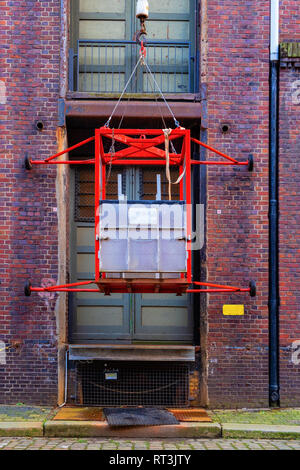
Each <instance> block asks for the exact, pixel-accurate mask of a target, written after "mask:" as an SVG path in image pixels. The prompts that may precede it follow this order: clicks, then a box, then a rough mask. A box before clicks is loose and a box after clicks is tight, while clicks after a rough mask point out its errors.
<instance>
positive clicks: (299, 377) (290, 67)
mask: <svg viewBox="0 0 300 470" xmlns="http://www.w3.org/2000/svg"><path fill="white" fill-rule="evenodd" d="M280 42H281V43H283V42H284V43H291V42H293V43H297V42H298V47H297V49H296V51H295V48H294V51H293V50H292V54H291V55H294V57H290V58H286V59H281V67H280V109H279V211H280V215H279V236H280V239H279V243H280V246H279V275H280V388H281V404H282V405H283V406H288V405H294V406H299V403H300V364H299V359H300V354H299V350H298V354H297V351H296V350H295V348H296V344H294V346H293V343H294V342H296V341H298V345H299V340H300V294H299V292H300V249H299V239H300V213H299V206H300V166H299V155H300V134H299V122H300V6H299V2H297V1H296V0H293V1H288V0H285V1H283V2H281V22H280ZM297 50H298V52H297ZM298 348H299V346H298ZM293 351H294V354H295V356H294V360H292V353H293ZM297 360H298V364H296V363H295V362H296V361H297Z"/></svg>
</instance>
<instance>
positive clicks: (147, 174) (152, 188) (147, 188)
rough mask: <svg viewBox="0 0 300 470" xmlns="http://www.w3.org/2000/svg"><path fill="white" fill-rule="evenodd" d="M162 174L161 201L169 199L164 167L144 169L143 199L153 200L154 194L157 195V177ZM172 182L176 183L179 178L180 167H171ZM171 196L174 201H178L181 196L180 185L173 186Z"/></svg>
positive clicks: (142, 177)
mask: <svg viewBox="0 0 300 470" xmlns="http://www.w3.org/2000/svg"><path fill="white" fill-rule="evenodd" d="M157 174H160V177H161V199H162V200H163V201H166V200H168V199H169V190H168V186H169V183H168V180H167V176H166V171H165V168H164V167H160V168H157V167H150V168H149V167H148V168H147V167H144V168H143V169H142V176H141V180H140V184H141V199H143V200H150V201H151V200H153V194H156V188H157V184H156V175H157ZM170 174H171V181H172V183H174V182H175V181H176V180H177V178H178V177H179V170H178V167H170ZM171 195H172V200H173V201H178V200H179V199H180V196H179V184H172V185H171Z"/></svg>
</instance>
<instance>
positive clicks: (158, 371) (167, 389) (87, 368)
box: [76, 361, 189, 407]
mask: <svg viewBox="0 0 300 470" xmlns="http://www.w3.org/2000/svg"><path fill="white" fill-rule="evenodd" d="M188 398H189V366H188V365H186V364H185V365H183V364H177V363H172V364H170V363H167V364H159V363H153V362H152V363H145V362H138V363H137V362H130V363H128V362H126V364H124V363H109V365H108V364H104V363H103V362H100V361H93V362H79V363H77V366H76V404H77V405H93V406H122V405H128V406H139V405H141V406H173V407H180V406H182V407H185V406H188Z"/></svg>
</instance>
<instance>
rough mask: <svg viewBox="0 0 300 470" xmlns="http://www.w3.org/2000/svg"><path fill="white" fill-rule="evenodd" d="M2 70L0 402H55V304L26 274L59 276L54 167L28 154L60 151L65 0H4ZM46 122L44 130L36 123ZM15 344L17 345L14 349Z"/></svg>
mask: <svg viewBox="0 0 300 470" xmlns="http://www.w3.org/2000/svg"><path fill="white" fill-rule="evenodd" d="M0 8H1V51H0V58H1V59H0V60H1V72H0V73H1V76H0V79H1V80H4V82H5V85H6V96H7V102H6V105H1V134H2V135H1V188H2V189H1V212H0V213H1V240H0V249H1V278H2V279H1V298H0V302H1V304H0V325H1V326H0V330H1V336H0V338H1V340H2V339H4V341H5V343H6V345H7V346H8V347H9V349H8V350H7V354H6V359H7V365H6V366H5V367H3V366H1V365H0V401H1V402H3V401H4V402H8V403H16V402H17V401H22V402H26V403H47V402H50V403H55V402H56V396H57V364H56V357H57V347H56V321H55V311H54V307H55V304H54V302H53V300H50V299H49V298H42V297H41V296H32V297H31V298H30V299H27V298H26V299H25V297H24V292H23V289H24V287H23V286H24V279H27V278H30V279H32V280H33V282H35V283H38V284H40V282H41V280H46V281H47V282H49V281H50V280H51V279H55V280H56V279H57V216H56V212H55V207H56V205H57V203H56V194H55V178H56V168H53V167H50V168H46V167H41V168H39V169H38V170H37V171H35V172H34V173H33V172H32V173H29V172H27V171H26V170H25V169H24V163H23V162H24V155H25V152H28V153H29V155H30V156H32V157H33V158H37V157H38V156H40V157H42V158H45V157H46V156H48V155H49V154H51V153H54V152H55V151H56V148H57V147H56V127H57V99H58V96H59V54H60V48H59V47H60V2H58V1H55V0H52V1H43V2H40V1H30V0H29V1H28V0H27V1H18V2H15V1H4V2H3V1H2V2H0ZM38 119H40V120H42V121H43V123H44V129H43V131H42V132H40V131H38V130H37V129H36V126H35V122H36V121H37V120H38ZM15 344H16V346H15V347H13V346H14V345H15Z"/></svg>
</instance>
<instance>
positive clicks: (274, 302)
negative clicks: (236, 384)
mask: <svg viewBox="0 0 300 470" xmlns="http://www.w3.org/2000/svg"><path fill="white" fill-rule="evenodd" d="M278 98H279V62H278V59H277V60H272V58H271V60H270V141H269V142H270V143H269V145H270V149H269V155H270V156H269V404H270V406H279V405H280V395H279V319H278V317H279V309H278V307H279V282H278Z"/></svg>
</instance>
